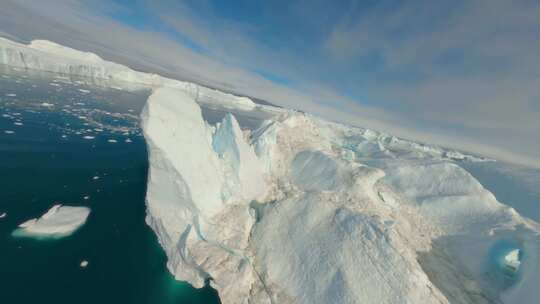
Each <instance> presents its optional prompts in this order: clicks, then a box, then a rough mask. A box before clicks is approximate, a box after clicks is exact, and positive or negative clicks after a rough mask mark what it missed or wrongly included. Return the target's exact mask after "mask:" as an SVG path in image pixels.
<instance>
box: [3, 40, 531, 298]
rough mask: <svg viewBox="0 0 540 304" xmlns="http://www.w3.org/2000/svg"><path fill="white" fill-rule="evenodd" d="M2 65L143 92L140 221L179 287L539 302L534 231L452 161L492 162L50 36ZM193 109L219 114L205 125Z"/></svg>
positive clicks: (227, 293)
mask: <svg viewBox="0 0 540 304" xmlns="http://www.w3.org/2000/svg"><path fill="white" fill-rule="evenodd" d="M0 64H6V65H9V66H12V67H16V68H22V69H36V70H41V71H47V72H53V73H61V74H66V75H77V76H85V77H90V78H95V79H101V80H104V81H107V82H110V83H114V85H115V86H126V88H133V86H135V87H137V86H143V87H145V88H151V89H152V94H151V95H150V97H149V98H148V101H147V103H146V105H145V108H144V110H143V112H142V113H141V122H142V129H143V133H144V136H145V140H146V143H147V147H148V155H149V172H148V185H147V194H146V205H147V216H146V222H147V224H148V225H149V226H150V227H151V228H152V230H153V231H154V232H155V234H156V235H157V237H158V241H159V243H160V245H161V246H162V248H163V249H164V251H165V253H166V255H167V268H168V270H169V271H170V272H171V273H172V274H173V275H174V276H175V278H176V279H178V280H182V281H186V282H189V283H190V284H192V285H193V286H195V287H198V288H200V287H203V286H204V285H205V284H211V285H212V287H214V288H215V289H216V290H217V291H218V293H219V296H220V299H221V301H222V303H226V304H229V303H536V302H537V301H536V299H538V297H539V296H540V292H539V291H537V288H532V287H533V286H534V284H536V282H537V281H538V273H540V269H539V268H540V255H539V254H538V252H540V251H539V250H538V249H539V248H540V236H539V235H540V226H539V225H538V223H536V222H534V221H532V220H530V219H527V218H526V217H523V216H521V215H520V214H519V213H518V212H516V211H515V210H514V209H513V208H511V207H509V206H506V205H504V204H503V203H501V202H499V201H498V200H497V198H496V197H495V196H494V195H493V194H492V193H491V192H489V191H488V190H487V189H485V188H484V187H483V186H482V185H481V184H480V183H479V182H478V181H477V180H476V179H475V178H474V177H473V176H472V175H470V174H469V173H468V172H467V171H466V170H465V169H463V168H462V167H461V166H460V162H464V161H489V160H488V159H485V158H482V157H479V156H475V155H470V154H467V153H463V152H459V151H452V150H448V149H444V148H440V147H435V146H430V145H427V144H423V143H416V142H414V141H410V140H405V139H401V138H397V137H394V136H392V135H389V134H385V133H382V132H377V131H374V130H369V129H365V128H358V127H352V126H347V125H343V124H339V123H336V122H329V121H326V120H323V119H320V118H318V117H315V116H312V115H309V114H305V113H301V112H297V111H294V110H288V109H283V108H277V107H272V106H267V105H259V104H255V103H254V102H253V101H252V100H250V99H249V98H246V97H238V96H234V95H232V94H228V93H224V92H220V91H218V90H215V89H210V88H206V87H204V86H201V85H197V84H193V83H189V82H182V81H178V80H174V79H169V78H165V77H161V76H159V75H155V74H148V73H142V72H137V71H134V70H132V69H130V68H128V67H125V66H122V65H119V64H116V63H113V62H108V61H105V60H103V59H102V58H100V57H98V56H97V55H95V54H91V53H85V52H80V51H77V50H73V49H69V48H66V47H63V46H60V45H58V44H55V43H53V42H49V41H43V40H37V41H33V42H32V43H30V44H29V45H24V44H20V43H16V42H12V41H9V40H6V39H0ZM201 106H204V107H212V108H219V109H221V110H223V111H225V112H228V114H226V115H225V116H224V117H223V118H222V119H221V120H220V121H219V122H218V123H213V124H210V123H209V122H207V121H205V119H204V117H203V114H202V110H201ZM255 110H257V111H263V112H265V113H267V114H268V115H267V119H266V120H264V121H262V122H261V123H260V124H259V125H257V126H255V127H253V128H252V129H242V128H241V127H240V124H239V120H240V118H241V115H243V114H244V113H250V112H252V111H255ZM507 241H509V242H510V243H511V244H512V246H514V245H515V246H518V247H515V246H514V247H511V250H514V251H508V250H507V251H505V253H506V255H505V256H503V259H505V258H506V257H508V259H509V261H510V262H508V263H512V264H513V265H519V271H518V275H516V276H515V277H510V278H508V277H507V276H505V275H506V274H505V273H504V270H503V269H502V268H501V267H498V266H499V265H497V264H496V263H489V261H490V260H491V259H492V257H491V256H490V254H491V253H492V252H493V251H494V250H493V248H497V246H499V245H500V244H503V243H505V242H507ZM516 248H519V251H518V253H517V258H518V260H517V261H516V259H515V258H516V253H515V250H516ZM505 250H506V249H505ZM512 252H514V253H512ZM518 262H519V264H517V263H518Z"/></svg>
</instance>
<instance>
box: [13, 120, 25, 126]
mask: <svg viewBox="0 0 540 304" xmlns="http://www.w3.org/2000/svg"><path fill="white" fill-rule="evenodd" d="M13 124H14V125H16V126H22V125H23V123H22V122H18V121H16V122H14V123H13Z"/></svg>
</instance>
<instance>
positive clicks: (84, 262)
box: [80, 260, 88, 268]
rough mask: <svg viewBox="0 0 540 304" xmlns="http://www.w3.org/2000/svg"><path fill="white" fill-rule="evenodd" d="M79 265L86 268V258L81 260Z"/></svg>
mask: <svg viewBox="0 0 540 304" xmlns="http://www.w3.org/2000/svg"><path fill="white" fill-rule="evenodd" d="M80 266H81V268H86V266H88V261H87V260H82V261H81V264H80Z"/></svg>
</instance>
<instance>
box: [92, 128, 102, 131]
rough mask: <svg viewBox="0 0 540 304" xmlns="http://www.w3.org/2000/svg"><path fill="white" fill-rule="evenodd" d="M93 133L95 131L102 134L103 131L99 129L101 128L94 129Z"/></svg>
mask: <svg viewBox="0 0 540 304" xmlns="http://www.w3.org/2000/svg"><path fill="white" fill-rule="evenodd" d="M94 131H96V132H103V129H101V128H94Z"/></svg>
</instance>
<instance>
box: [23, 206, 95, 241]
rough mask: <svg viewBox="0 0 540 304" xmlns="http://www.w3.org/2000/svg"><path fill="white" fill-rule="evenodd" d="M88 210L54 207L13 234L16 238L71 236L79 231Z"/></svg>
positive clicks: (83, 208)
mask: <svg viewBox="0 0 540 304" xmlns="http://www.w3.org/2000/svg"><path fill="white" fill-rule="evenodd" d="M89 214H90V209H89V208H87V207H73V206H63V205H60V204H58V205H54V206H53V207H52V208H51V209H49V211H47V212H46V213H45V214H43V215H42V216H41V217H39V218H34V219H30V220H27V221H26V222H24V223H22V224H20V225H19V229H17V230H15V231H14V232H13V236H17V237H35V238H46V237H53V238H60V237H65V236H69V235H71V234H72V233H73V232H75V231H76V230H77V229H79V228H80V227H81V226H82V225H84V223H85V222H86V219H87V218H88V215H89Z"/></svg>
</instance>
